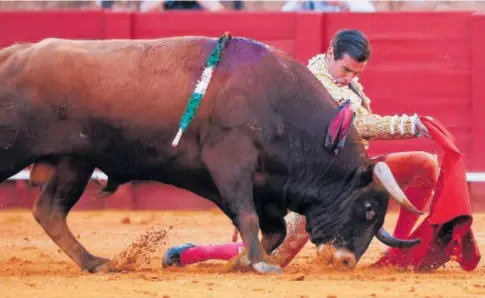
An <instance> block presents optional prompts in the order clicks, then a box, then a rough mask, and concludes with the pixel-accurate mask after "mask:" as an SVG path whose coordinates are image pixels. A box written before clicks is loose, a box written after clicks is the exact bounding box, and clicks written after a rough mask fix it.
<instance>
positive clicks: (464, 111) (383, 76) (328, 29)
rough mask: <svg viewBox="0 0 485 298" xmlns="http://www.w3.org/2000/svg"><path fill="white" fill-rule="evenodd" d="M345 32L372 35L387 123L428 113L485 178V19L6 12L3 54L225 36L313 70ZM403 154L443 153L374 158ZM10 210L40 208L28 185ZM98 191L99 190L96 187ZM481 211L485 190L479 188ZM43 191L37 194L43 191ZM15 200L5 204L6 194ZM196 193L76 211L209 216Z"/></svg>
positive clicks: (379, 149)
mask: <svg viewBox="0 0 485 298" xmlns="http://www.w3.org/2000/svg"><path fill="white" fill-rule="evenodd" d="M340 28H357V29H361V30H363V31H364V32H365V33H366V34H367V35H368V36H369V38H370V40H371V43H372V47H373V56H372V59H371V61H370V64H369V66H368V67H367V70H366V71H365V72H364V74H362V76H361V81H362V82H363V84H364V86H365V91H366V93H367V95H368V96H369V97H370V98H371V100H372V108H373V110H374V111H375V112H377V113H380V114H388V115H393V114H395V113H407V114H413V113H418V114H421V115H430V116H433V117H435V118H436V119H439V120H440V121H441V122H442V123H443V124H444V125H445V126H446V127H448V129H449V130H450V131H451V132H452V133H453V134H454V135H455V137H456V140H457V145H458V147H459V148H460V150H462V152H463V153H464V157H465V162H466V165H467V169H468V170H469V171H485V138H484V136H485V84H484V82H485V15H474V14H470V13H377V14H342V13H339V14H328V15H326V14H320V13H266V12H265V13H240V12H231V13H220V14H219V13H211V14H205V13H199V12H171V13H148V14H141V13H113V12H103V11H74V12H62V13H61V12H29V13H26V12H0V47H3V46H7V45H9V44H12V43H14V42H23V41H38V40H40V39H42V38H45V37H64V38H76V39H106V38H133V39H140V38H157V37H164V36H179V35H208V36H214V37H218V36H220V35H221V34H222V33H223V32H224V31H229V32H231V33H232V34H233V35H241V36H245V37H250V38H255V39H257V40H259V41H262V42H265V43H268V44H270V45H273V46H275V47H278V48H281V49H283V50H286V51H288V52H289V53H291V54H293V55H294V56H295V57H296V58H298V59H299V60H301V61H302V62H304V63H306V62H307V61H308V59H309V58H310V57H312V56H313V55H315V54H317V53H321V52H323V51H325V49H326V47H327V44H328V41H329V39H330V38H331V36H332V34H333V33H334V32H335V31H336V30H338V29H340ZM402 150H430V151H433V150H437V149H436V148H435V147H434V145H433V142H432V141H424V142H423V141H422V140H419V141H417V140H407V141H393V142H383V141H378V142H374V143H373V144H372V146H371V153H372V154H374V155H377V154H383V153H387V152H394V151H402ZM1 186H2V187H0V208H2V206H3V207H15V206H17V207H30V205H31V203H32V200H33V198H34V195H32V194H30V195H28V196H27V195H26V193H27V190H26V186H25V183H24V182H22V181H18V182H4V183H3V184H2V185H1ZM90 187H91V188H94V187H95V185H93V186H90ZM472 191H473V192H474V194H477V193H478V195H476V196H474V197H475V198H476V199H475V200H476V203H480V201H482V200H484V198H483V196H482V195H483V187H481V186H475V185H473V188H472ZM34 192H35V190H34ZM3 193H5V195H2V194H3ZM212 206H214V205H213V204H212V203H210V202H206V201H205V200H202V199H200V198H198V197H196V196H194V195H192V194H190V193H187V192H184V191H180V190H178V189H175V188H172V187H166V186H164V185H161V184H159V183H133V184H128V185H126V186H124V187H123V189H122V190H120V191H118V192H117V193H116V197H115V198H109V199H105V200H99V199H95V198H93V197H92V196H91V195H90V193H89V191H88V192H86V194H85V196H84V197H83V198H82V199H81V201H80V202H79V204H78V205H77V206H76V208H81V209H87V208H127V209H153V208H154V209H165V208H207V207H212Z"/></svg>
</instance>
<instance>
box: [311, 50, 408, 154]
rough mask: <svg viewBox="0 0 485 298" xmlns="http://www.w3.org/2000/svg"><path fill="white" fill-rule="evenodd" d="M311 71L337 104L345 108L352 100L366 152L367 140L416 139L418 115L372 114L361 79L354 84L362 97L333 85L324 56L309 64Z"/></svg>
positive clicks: (346, 88)
mask: <svg viewBox="0 0 485 298" xmlns="http://www.w3.org/2000/svg"><path fill="white" fill-rule="evenodd" d="M308 69H309V70H310V71H311V72H312V73H313V74H314V75H315V77H317V79H318V80H319V81H320V82H321V83H322V85H323V86H324V87H325V88H326V89H327V90H328V92H329V93H330V95H331V96H332V98H333V99H334V100H335V101H336V102H337V103H338V104H342V103H344V102H345V101H346V100H348V99H350V104H351V107H352V110H353V111H354V112H355V116H356V119H355V122H354V125H355V127H356V128H357V131H358V132H359V134H360V135H361V136H362V138H364V145H365V146H366V148H368V142H367V141H368V140H378V139H381V140H391V139H408V138H414V137H416V131H415V123H416V120H417V115H414V116H412V117H409V116H408V115H406V114H403V115H402V116H397V115H395V116H380V115H377V114H372V113H371V112H369V110H367V109H366V108H365V107H364V106H363V105H362V100H364V101H365V103H366V105H367V106H370V99H369V98H368V97H367V96H366V95H365V93H364V88H363V86H362V85H361V84H360V83H359V81H358V78H357V77H356V78H354V79H353V80H352V84H353V86H354V87H355V88H356V89H357V91H358V93H359V94H360V95H361V96H362V97H361V96H359V95H358V94H357V93H355V92H354V91H353V90H352V89H350V88H349V87H348V86H339V85H337V84H336V83H334V80H333V78H332V76H331V75H330V72H329V71H328V68H327V65H326V63H325V54H319V55H316V56H315V57H313V58H311V59H310V60H309V62H308Z"/></svg>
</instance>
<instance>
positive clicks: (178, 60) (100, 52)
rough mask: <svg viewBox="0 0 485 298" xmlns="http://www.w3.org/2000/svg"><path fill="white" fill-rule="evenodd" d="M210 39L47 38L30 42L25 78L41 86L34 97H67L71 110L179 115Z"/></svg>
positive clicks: (145, 117)
mask: <svg viewBox="0 0 485 298" xmlns="http://www.w3.org/2000/svg"><path fill="white" fill-rule="evenodd" d="M212 44H215V43H214V42H213V41H212V40H210V39H205V38H186V39H182V38H168V39H159V40H110V41H77V40H59V39H54V40H46V41H43V42H41V43H39V44H36V45H34V47H35V48H36V49H35V50H34V51H32V53H31V56H30V57H29V60H30V62H29V65H28V68H27V69H26V74H28V77H26V78H25V80H27V81H29V82H28V85H29V86H35V87H34V88H36V89H37V90H38V91H40V93H41V94H40V97H39V99H38V100H43V101H49V102H50V103H52V104H54V105H55V104H64V105H65V104H66V102H67V103H68V105H69V106H70V110H71V112H72V116H75V115H76V114H78V115H79V116H82V115H85V114H89V115H91V117H93V118H100V119H106V120H112V121H129V120H132V119H133V118H134V117H137V116H138V118H140V119H139V120H138V121H137V122H138V125H141V124H142V122H146V123H147V124H150V125H153V124H154V123H156V122H159V121H160V119H161V117H163V119H164V122H165V123H167V122H172V121H176V119H177V118H178V117H180V113H179V111H181V110H183V107H184V105H185V104H186V100H187V99H188V97H189V96H190V95H191V93H192V91H193V89H194V87H195V84H196V81H197V78H198V76H199V75H200V73H201V71H202V69H203V67H204V64H205V57H207V56H208V52H209V51H210V50H211V48H212V47H211V45H212ZM174 111H177V112H178V113H175V112H174ZM141 116H142V117H141ZM139 121H141V122H139Z"/></svg>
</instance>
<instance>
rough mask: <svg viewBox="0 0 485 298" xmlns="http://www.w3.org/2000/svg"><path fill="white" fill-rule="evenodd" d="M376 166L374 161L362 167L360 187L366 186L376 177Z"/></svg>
mask: <svg viewBox="0 0 485 298" xmlns="http://www.w3.org/2000/svg"><path fill="white" fill-rule="evenodd" d="M374 166H375V164H374V163H373V162H369V163H367V164H366V165H364V166H362V167H361V168H360V187H366V186H367V185H369V184H370V183H372V181H373V179H374V176H373V175H374Z"/></svg>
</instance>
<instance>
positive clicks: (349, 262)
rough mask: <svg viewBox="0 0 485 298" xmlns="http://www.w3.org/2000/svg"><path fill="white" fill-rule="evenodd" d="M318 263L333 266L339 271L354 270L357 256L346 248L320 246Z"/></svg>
mask: <svg viewBox="0 0 485 298" xmlns="http://www.w3.org/2000/svg"><path fill="white" fill-rule="evenodd" d="M317 255H318V263H320V264H324V265H333V266H334V267H335V268H336V269H337V270H352V269H354V268H355V266H356V265H357V258H356V257H355V255H354V254H353V253H352V252H350V251H349V250H347V249H345V248H338V249H337V248H335V247H334V246H333V245H331V244H320V245H319V246H318V248H317Z"/></svg>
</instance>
